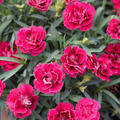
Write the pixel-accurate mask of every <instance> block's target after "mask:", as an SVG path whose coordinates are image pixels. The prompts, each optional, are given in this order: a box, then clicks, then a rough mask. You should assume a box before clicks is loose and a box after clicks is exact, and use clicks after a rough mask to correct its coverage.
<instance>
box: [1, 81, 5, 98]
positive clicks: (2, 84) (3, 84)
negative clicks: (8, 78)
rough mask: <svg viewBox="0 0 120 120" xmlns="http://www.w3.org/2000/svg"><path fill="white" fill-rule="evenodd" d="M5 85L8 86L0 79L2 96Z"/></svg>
mask: <svg viewBox="0 0 120 120" xmlns="http://www.w3.org/2000/svg"><path fill="white" fill-rule="evenodd" d="M5 87H6V86H5V83H3V82H2V80H0V97H1V95H2V93H3V90H4V88H5Z"/></svg>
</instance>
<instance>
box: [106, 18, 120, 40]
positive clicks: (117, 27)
mask: <svg viewBox="0 0 120 120" xmlns="http://www.w3.org/2000/svg"><path fill="white" fill-rule="evenodd" d="M107 34H108V35H110V37H111V38H112V39H119V40H120V20H117V19H116V18H113V19H111V20H110V22H109V25H108V27H107Z"/></svg>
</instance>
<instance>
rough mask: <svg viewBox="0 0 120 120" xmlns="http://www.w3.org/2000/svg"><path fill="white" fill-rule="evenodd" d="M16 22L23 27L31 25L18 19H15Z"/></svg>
mask: <svg viewBox="0 0 120 120" xmlns="http://www.w3.org/2000/svg"><path fill="white" fill-rule="evenodd" d="M14 21H15V23H17V24H18V25H20V26H21V27H25V28H28V27H29V26H28V25H27V24H25V23H23V22H21V21H17V20H14Z"/></svg>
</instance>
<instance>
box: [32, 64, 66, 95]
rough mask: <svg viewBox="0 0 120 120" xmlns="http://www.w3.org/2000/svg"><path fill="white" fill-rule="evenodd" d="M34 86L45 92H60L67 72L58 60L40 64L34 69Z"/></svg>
mask: <svg viewBox="0 0 120 120" xmlns="http://www.w3.org/2000/svg"><path fill="white" fill-rule="evenodd" d="M34 76H35V80H34V87H35V88H36V89H37V90H39V91H40V92H43V93H49V94H55V93H58V92H59V91H60V90H61V88H62V86H63V82H62V80H63V79H64V78H65V74H64V72H63V71H62V69H61V66H60V65H59V64H58V63H57V62H53V63H50V64H38V65H37V66H36V67H35V69H34Z"/></svg>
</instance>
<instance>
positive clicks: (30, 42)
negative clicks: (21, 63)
mask: <svg viewBox="0 0 120 120" xmlns="http://www.w3.org/2000/svg"><path fill="white" fill-rule="evenodd" d="M45 37H46V31H45V29H44V28H43V27H41V26H39V27H37V26H30V27H29V28H21V29H20V30H19V31H18V32H17V40H16V41H15V43H16V45H17V46H19V48H20V51H21V52H23V53H29V54H31V55H32V56H37V55H39V54H40V53H41V52H42V51H43V50H44V49H45V47H46V43H45V42H44V41H43V39H44V38H45Z"/></svg>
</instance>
